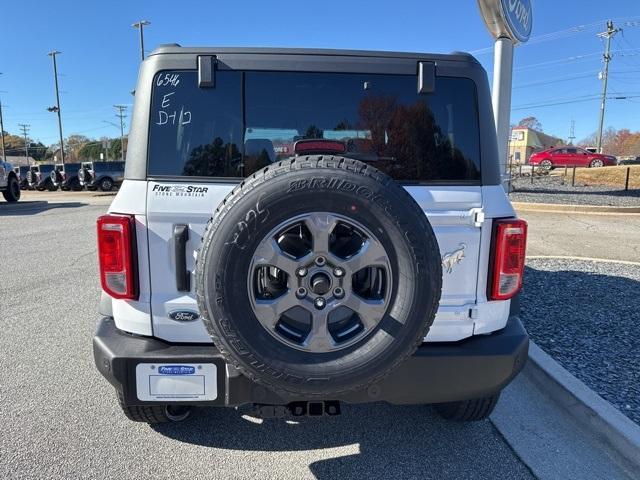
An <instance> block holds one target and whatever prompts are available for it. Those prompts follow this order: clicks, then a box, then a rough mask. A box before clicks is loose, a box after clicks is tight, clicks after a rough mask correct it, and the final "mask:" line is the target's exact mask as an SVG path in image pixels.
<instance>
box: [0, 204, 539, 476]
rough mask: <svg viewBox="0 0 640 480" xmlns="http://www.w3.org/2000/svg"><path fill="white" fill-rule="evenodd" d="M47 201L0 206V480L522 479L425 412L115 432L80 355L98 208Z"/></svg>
mask: <svg viewBox="0 0 640 480" xmlns="http://www.w3.org/2000/svg"><path fill="white" fill-rule="evenodd" d="M58 193H59V192H56V193H54V194H47V193H44V194H42V195H40V196H39V197H36V196H35V195H27V196H25V198H24V202H23V203H22V202H21V203H19V204H17V205H8V204H6V203H4V202H0V245H2V262H1V265H2V273H1V274H0V292H1V293H0V325H2V335H0V425H1V428H0V477H1V478H189V479H197V478H247V477H253V478H282V479H285V478H295V479H301V478H403V479H408V478H438V479H443V478H456V479H464V478H495V479H498V478H505V479H506V478H509V479H513V478H532V475H531V473H530V471H529V470H528V468H527V467H526V466H525V465H524V464H523V463H522V462H521V461H520V460H519V459H518V457H517V456H516V455H515V454H514V453H513V451H512V450H511V448H510V447H509V446H508V445H507V443H506V442H505V440H504V439H503V437H502V436H501V435H500V434H499V433H498V431H497V430H496V428H495V427H494V426H493V424H492V423H491V422H489V421H484V422H480V423H475V424H455V423H449V422H446V421H444V420H441V419H440V418H438V417H436V416H435V414H434V413H433V412H432V411H431V409H430V408H428V407H391V406H387V405H382V404H380V405H369V406H347V407H345V408H343V414H342V416H340V417H333V418H324V419H318V418H309V419H302V420H300V421H295V422H293V421H287V420H265V421H262V420H259V419H256V418H253V417H250V416H248V415H246V414H245V412H242V411H235V410H230V409H208V410H201V411H198V412H196V415H195V418H193V419H192V420H191V421H190V422H188V423H185V424H180V425H164V426H158V427H150V426H148V425H146V424H136V423H133V422H130V421H128V420H126V419H125V417H124V416H123V415H122V414H121V412H120V411H119V409H118V407H117V405H116V402H115V398H114V393H113V390H112V388H111V387H110V386H109V385H108V384H107V382H106V381H104V380H103V379H102V378H101V377H100V376H99V374H98V373H97V371H96V370H95V368H94V366H93V358H92V352H91V337H92V335H93V332H94V329H95V326H96V322H97V319H98V317H97V314H96V308H97V300H98V295H99V285H98V277H97V270H96V259H95V255H96V253H95V235H94V221H95V218H96V217H97V216H98V215H100V214H101V213H103V212H104V211H105V210H106V205H108V203H109V202H110V200H111V199H110V198H109V197H108V196H107V197H104V196H96V195H87V194H77V195H78V198H75V197H73V195H76V194H68V196H65V194H60V196H56V195H57V194H58ZM52 195H53V197H51V196H52ZM72 197H73V198H72ZM62 199H65V202H66V203H63V202H61V201H59V200H62Z"/></svg>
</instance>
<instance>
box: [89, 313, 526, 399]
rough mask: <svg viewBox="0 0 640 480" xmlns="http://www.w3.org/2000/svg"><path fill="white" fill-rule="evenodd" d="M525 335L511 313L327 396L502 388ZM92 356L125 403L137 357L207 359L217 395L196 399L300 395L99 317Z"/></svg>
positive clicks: (131, 395)
mask: <svg viewBox="0 0 640 480" xmlns="http://www.w3.org/2000/svg"><path fill="white" fill-rule="evenodd" d="M528 350H529V337H528V335H527V332H526V331H525V329H524V327H523V325H522V323H521V322H520V319H519V318H518V317H517V316H512V317H510V318H509V321H508V322H507V325H506V327H505V328H504V329H502V330H500V331H498V332H494V333H492V334H490V335H478V336H474V337H471V338H468V339H466V340H462V341H460V342H452V343H426V344H423V345H422V346H420V347H419V348H418V350H417V351H416V352H415V353H414V355H413V356H412V357H411V358H410V359H409V360H407V361H406V362H405V363H403V364H402V365H401V366H400V367H399V368H398V369H397V370H396V371H394V372H393V373H392V374H391V375H389V376H388V377H387V378H385V379H384V380H382V381H381V382H379V383H377V384H374V385H372V386H370V387H369V388H368V389H366V390H363V391H358V392H351V393H348V394H345V395H343V396H340V397H338V398H332V399H327V400H342V401H345V402H348V403H366V402H375V401H385V402H389V403H394V404H426V403H440V402H450V401H455V400H466V399H470V398H478V397H484V396H488V395H492V394H494V393H497V392H499V391H500V390H502V389H503V388H504V387H505V386H506V385H507V384H508V383H509V382H510V381H511V380H512V379H513V378H514V377H515V376H516V375H517V374H518V373H519V372H520V371H521V370H522V368H523V367H524V364H525V362H526V360H527V355H528ZM93 354H94V359H95V363H96V366H97V368H98V370H99V371H100V373H102V375H103V376H104V377H105V378H106V379H107V380H109V382H110V383H111V384H112V385H113V386H114V387H115V388H116V389H117V390H119V391H121V392H122V393H123V396H124V401H125V403H126V404H128V405H145V404H154V403H167V402H143V401H140V400H138V398H137V395H136V384H135V368H136V365H137V364H138V363H142V362H144V363H148V362H154V363H215V364H216V366H217V368H218V373H219V375H218V379H217V381H218V393H219V395H218V398H217V399H216V400H214V401H211V402H197V404H198V405H226V406H234V405H241V404H245V403H267V404H274V405H276V404H286V403H290V402H293V401H304V400H308V399H305V398H300V397H293V396H286V395H282V394H278V393H275V392H271V391H270V390H267V389H266V388H265V387H263V386H261V385H258V384H256V383H255V382H253V381H251V380H249V378H247V377H245V376H244V375H241V374H238V373H237V372H234V370H235V369H233V368H229V369H228V368H226V367H227V366H226V362H225V360H224V358H223V357H222V355H220V353H219V352H218V350H217V349H216V348H215V346H213V345H207V344H205V345H202V344H171V343H167V342H165V341H162V340H159V339H156V338H150V337H139V336H134V335H130V334H127V333H124V332H122V331H120V330H118V329H117V328H116V326H115V323H114V321H113V319H112V318H110V317H105V318H103V319H102V320H101V322H100V325H99V326H98V331H97V333H96V336H95V337H94V339H93Z"/></svg>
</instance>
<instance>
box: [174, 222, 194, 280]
mask: <svg viewBox="0 0 640 480" xmlns="http://www.w3.org/2000/svg"><path fill="white" fill-rule="evenodd" d="M173 240H174V243H173V245H174V253H175V258H176V288H177V289H178V291H179V292H189V291H191V272H190V271H189V270H187V241H188V240H189V225H174V226H173Z"/></svg>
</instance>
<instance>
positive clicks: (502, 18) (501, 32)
mask: <svg viewBox="0 0 640 480" xmlns="http://www.w3.org/2000/svg"><path fill="white" fill-rule="evenodd" d="M478 6H479V7H480V12H481V13H482V17H483V19H484V23H485V24H486V25H487V28H488V29H489V32H491V34H492V35H493V36H494V37H495V38H500V37H508V38H510V39H511V40H512V41H513V42H514V43H519V42H526V41H527V40H529V36H530V35H531V27H532V25H533V12H532V7H531V0H478Z"/></svg>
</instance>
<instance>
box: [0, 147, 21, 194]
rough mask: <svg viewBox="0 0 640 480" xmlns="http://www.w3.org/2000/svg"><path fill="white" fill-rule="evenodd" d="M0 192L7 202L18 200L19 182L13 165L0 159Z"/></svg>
mask: <svg viewBox="0 0 640 480" xmlns="http://www.w3.org/2000/svg"><path fill="white" fill-rule="evenodd" d="M0 192H2V196H3V197H4V199H5V200H6V201H7V202H17V201H18V200H20V182H19V181H18V174H17V173H16V171H15V169H14V168H13V165H11V164H10V163H8V162H5V161H4V160H3V159H2V158H0Z"/></svg>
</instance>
